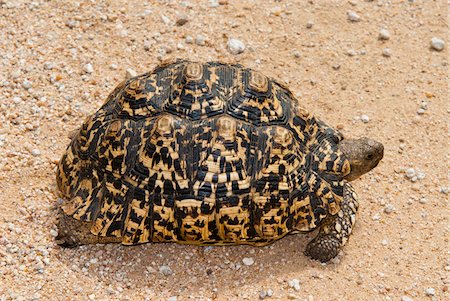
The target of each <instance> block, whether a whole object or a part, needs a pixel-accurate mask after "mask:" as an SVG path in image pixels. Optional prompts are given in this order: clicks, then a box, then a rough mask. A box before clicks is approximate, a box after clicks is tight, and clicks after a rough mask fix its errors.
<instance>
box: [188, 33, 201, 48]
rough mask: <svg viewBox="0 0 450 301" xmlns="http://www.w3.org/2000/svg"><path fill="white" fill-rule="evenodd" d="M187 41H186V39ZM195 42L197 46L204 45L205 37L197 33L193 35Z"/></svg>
mask: <svg viewBox="0 0 450 301" xmlns="http://www.w3.org/2000/svg"><path fill="white" fill-rule="evenodd" d="M186 43H187V41H186ZM195 44H197V45H198V46H205V45H206V37H205V36H204V35H201V34H199V35H197V36H196V37H195Z"/></svg>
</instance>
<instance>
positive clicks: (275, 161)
mask: <svg viewBox="0 0 450 301" xmlns="http://www.w3.org/2000/svg"><path fill="white" fill-rule="evenodd" d="M342 139H343V138H342V136H341V135H340V133H339V132H338V131H336V130H334V129H332V128H330V127H328V126H326V125H325V124H324V123H322V122H320V121H319V120H318V119H316V118H315V117H314V116H313V115H312V114H309V113H308V112H307V111H306V110H305V109H303V108H301V107H300V106H299V104H298V101H297V100H296V99H295V98H294V97H293V95H292V93H291V92H290V91H289V90H288V89H287V88H286V87H285V86H284V85H282V84H280V83H279V82H277V81H275V80H273V79H271V78H268V77H266V76H264V75H262V74H260V73H258V72H256V71H253V70H251V69H246V68H244V67H242V66H240V65H230V64H223V63H219V62H208V63H197V62H189V61H177V62H173V63H169V64H165V65H161V66H159V67H157V68H156V69H155V70H154V71H152V72H149V73H145V74H142V75H140V76H137V77H134V78H131V79H128V80H126V81H124V82H122V83H121V84H119V85H118V87H117V88H116V89H115V90H114V91H113V92H112V93H111V95H110V96H109V97H108V99H107V100H106V102H105V103H104V105H103V106H102V107H101V108H100V109H99V110H98V111H97V112H96V113H95V114H94V115H92V116H90V117H88V118H87V120H86V121H85V122H84V123H83V125H82V127H81V129H80V130H79V132H78V133H77V135H76V136H75V137H74V138H73V139H72V141H71V143H70V145H69V147H68V148H67V150H66V152H65V153H64V155H63V157H62V159H61V160H60V162H59V165H58V170H57V183H58V187H59V189H60V191H61V192H62V194H63V195H64V197H65V198H66V199H67V200H68V201H67V202H66V203H65V204H63V206H62V208H63V211H64V213H65V214H66V215H68V216H72V217H73V218H75V219H77V220H82V221H88V222H92V228H91V232H92V233H93V234H95V235H100V236H114V237H120V238H121V240H122V243H123V244H140V243H145V242H163V241H164V242H167V241H175V242H185V243H193V244H230V243H247V244H255V245H264V244H267V243H270V242H273V241H274V240H276V239H279V238H281V237H283V236H284V235H285V234H287V233H289V232H290V231H294V230H296V231H309V230H312V229H314V228H316V227H317V226H318V225H320V222H321V220H323V218H324V217H326V216H327V215H334V214H336V213H337V212H338V210H339V208H340V203H341V201H342V198H343V185H344V180H343V178H344V176H345V175H347V174H348V173H349V171H350V163H349V161H348V160H347V158H345V156H344V155H343V153H342V152H341V151H340V150H339V149H338V147H337V143H338V142H339V141H340V140H342Z"/></svg>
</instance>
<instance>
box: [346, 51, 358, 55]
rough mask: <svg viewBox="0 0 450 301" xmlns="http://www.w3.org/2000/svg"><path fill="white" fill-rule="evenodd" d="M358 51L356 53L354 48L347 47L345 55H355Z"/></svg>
mask: <svg viewBox="0 0 450 301" xmlns="http://www.w3.org/2000/svg"><path fill="white" fill-rule="evenodd" d="M357 54H358V53H356V51H355V50H354V49H349V50H347V55H348V56H355V55H357Z"/></svg>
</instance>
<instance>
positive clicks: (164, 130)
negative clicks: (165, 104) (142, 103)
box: [156, 115, 173, 135]
mask: <svg viewBox="0 0 450 301" xmlns="http://www.w3.org/2000/svg"><path fill="white" fill-rule="evenodd" d="M172 124H173V117H172V116H169V115H163V116H161V117H160V118H159V120H158V123H157V126H156V127H157V131H158V132H159V133H160V134H161V135H168V134H170V133H171V132H172Z"/></svg>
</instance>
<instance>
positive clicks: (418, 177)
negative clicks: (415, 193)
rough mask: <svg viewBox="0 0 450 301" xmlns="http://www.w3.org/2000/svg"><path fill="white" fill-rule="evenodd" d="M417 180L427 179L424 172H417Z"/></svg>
mask: <svg viewBox="0 0 450 301" xmlns="http://www.w3.org/2000/svg"><path fill="white" fill-rule="evenodd" d="M416 176H417V180H423V179H425V173H424V172H423V171H417V175H416Z"/></svg>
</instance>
